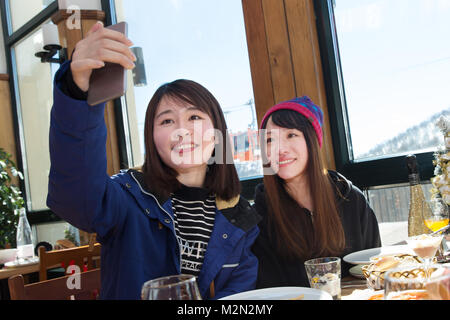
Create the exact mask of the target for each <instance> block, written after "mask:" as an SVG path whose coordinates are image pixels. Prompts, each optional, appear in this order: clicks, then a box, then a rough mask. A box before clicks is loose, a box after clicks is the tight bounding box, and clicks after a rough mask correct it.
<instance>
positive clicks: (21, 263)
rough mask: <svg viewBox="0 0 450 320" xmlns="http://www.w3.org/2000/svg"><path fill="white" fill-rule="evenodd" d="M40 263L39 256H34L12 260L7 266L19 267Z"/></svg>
mask: <svg viewBox="0 0 450 320" xmlns="http://www.w3.org/2000/svg"><path fill="white" fill-rule="evenodd" d="M36 263H39V257H34V258H31V259H28V260H22V261H17V260H14V261H10V262H7V263H5V267H6V268H17V267H25V266H31V265H33V264H36Z"/></svg>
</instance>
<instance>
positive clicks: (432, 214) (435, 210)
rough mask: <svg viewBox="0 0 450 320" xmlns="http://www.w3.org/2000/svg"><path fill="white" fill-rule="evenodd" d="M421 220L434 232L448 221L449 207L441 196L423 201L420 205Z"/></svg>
mask: <svg viewBox="0 0 450 320" xmlns="http://www.w3.org/2000/svg"><path fill="white" fill-rule="evenodd" d="M422 218H423V222H424V223H425V225H426V226H427V228H428V229H430V230H431V231H432V232H435V231H437V230H439V229H441V228H443V227H445V226H446V225H448V223H449V209H448V206H447V204H446V203H445V202H444V200H443V199H441V198H434V199H431V200H428V201H424V203H423V205H422Z"/></svg>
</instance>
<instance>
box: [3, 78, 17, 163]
mask: <svg viewBox="0 0 450 320" xmlns="http://www.w3.org/2000/svg"><path fill="white" fill-rule="evenodd" d="M0 101H1V103H0V147H1V148H3V149H5V151H6V152H8V153H10V154H11V155H12V156H13V161H14V162H15V163H16V164H17V157H16V143H15V138H14V118H13V114H12V108H11V91H10V89H9V77H8V75H5V74H2V75H1V77H0Z"/></svg>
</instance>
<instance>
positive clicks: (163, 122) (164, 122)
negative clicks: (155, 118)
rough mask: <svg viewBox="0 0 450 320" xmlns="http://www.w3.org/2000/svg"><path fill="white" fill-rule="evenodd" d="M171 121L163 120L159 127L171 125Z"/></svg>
mask: <svg viewBox="0 0 450 320" xmlns="http://www.w3.org/2000/svg"><path fill="white" fill-rule="evenodd" d="M172 122H173V121H172V120H171V119H165V120H163V121H161V125H167V124H171V123H172Z"/></svg>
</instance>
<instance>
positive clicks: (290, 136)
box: [288, 133, 297, 138]
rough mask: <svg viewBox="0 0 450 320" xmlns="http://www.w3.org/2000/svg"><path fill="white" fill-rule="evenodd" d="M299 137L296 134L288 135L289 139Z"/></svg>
mask: <svg viewBox="0 0 450 320" xmlns="http://www.w3.org/2000/svg"><path fill="white" fill-rule="evenodd" d="M296 136H297V135H296V134H295V133H289V134H288V138H294V137H296Z"/></svg>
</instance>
